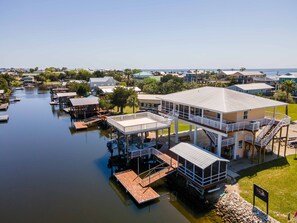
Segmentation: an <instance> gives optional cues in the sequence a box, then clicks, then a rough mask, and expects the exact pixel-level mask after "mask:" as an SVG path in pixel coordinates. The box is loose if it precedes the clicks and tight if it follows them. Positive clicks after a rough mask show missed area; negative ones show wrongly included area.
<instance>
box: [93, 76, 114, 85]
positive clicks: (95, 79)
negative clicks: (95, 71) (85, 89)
mask: <svg viewBox="0 0 297 223" xmlns="http://www.w3.org/2000/svg"><path fill="white" fill-rule="evenodd" d="M109 80H114V79H113V77H109V76H106V77H95V78H90V83H102V82H107V81H109Z"/></svg>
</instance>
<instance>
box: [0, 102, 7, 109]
mask: <svg viewBox="0 0 297 223" xmlns="http://www.w3.org/2000/svg"><path fill="white" fill-rule="evenodd" d="M7 109H8V103H5V104H0V110H5V111H6V110H7Z"/></svg>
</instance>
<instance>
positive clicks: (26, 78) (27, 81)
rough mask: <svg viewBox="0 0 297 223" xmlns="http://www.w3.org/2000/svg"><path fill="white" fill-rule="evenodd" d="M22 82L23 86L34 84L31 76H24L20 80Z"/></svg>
mask: <svg viewBox="0 0 297 223" xmlns="http://www.w3.org/2000/svg"><path fill="white" fill-rule="evenodd" d="M22 81H23V83H24V84H33V83H35V79H34V77H33V76H24V77H23V78H22Z"/></svg>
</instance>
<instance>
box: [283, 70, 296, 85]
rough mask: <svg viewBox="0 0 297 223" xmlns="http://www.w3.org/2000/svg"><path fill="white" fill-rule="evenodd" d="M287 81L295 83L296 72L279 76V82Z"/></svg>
mask: <svg viewBox="0 0 297 223" xmlns="http://www.w3.org/2000/svg"><path fill="white" fill-rule="evenodd" d="M287 80H292V81H294V82H295V83H297V72H290V73H287V74H285V75H281V76H279V82H280V83H282V82H284V81H287Z"/></svg>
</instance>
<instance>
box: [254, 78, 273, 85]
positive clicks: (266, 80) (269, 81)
mask: <svg viewBox="0 0 297 223" xmlns="http://www.w3.org/2000/svg"><path fill="white" fill-rule="evenodd" d="M252 79H253V83H265V84H268V85H270V86H275V85H276V83H277V80H275V79H272V78H269V77H252Z"/></svg>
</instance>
